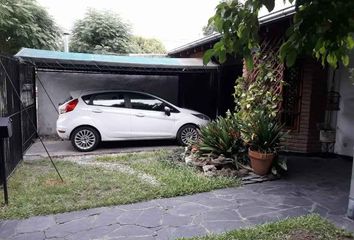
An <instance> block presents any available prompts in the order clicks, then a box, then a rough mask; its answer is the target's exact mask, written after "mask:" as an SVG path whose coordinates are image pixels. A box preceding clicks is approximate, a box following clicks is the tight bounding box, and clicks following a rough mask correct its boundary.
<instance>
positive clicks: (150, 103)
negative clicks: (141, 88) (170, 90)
mask: <svg viewBox="0 0 354 240" xmlns="http://www.w3.org/2000/svg"><path fill="white" fill-rule="evenodd" d="M127 95H128V96H129V97H128V98H129V100H130V102H129V103H128V106H129V107H131V108H133V109H141V110H150V111H164V108H165V103H164V102H162V101H161V100H159V99H156V98H153V97H151V96H149V95H145V94H140V93H129V94H127Z"/></svg>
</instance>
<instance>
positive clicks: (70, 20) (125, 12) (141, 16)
mask: <svg viewBox="0 0 354 240" xmlns="http://www.w3.org/2000/svg"><path fill="white" fill-rule="evenodd" d="M37 2H39V3H40V4H41V5H42V6H44V7H45V8H46V9H47V10H48V12H49V14H50V15H52V16H53V17H54V19H55V20H56V22H57V24H58V25H59V26H60V27H62V28H63V29H65V30H66V31H70V29H71V28H72V26H73V24H74V22H75V20H77V19H80V18H82V17H83V16H84V15H85V11H86V9H87V8H95V9H102V10H111V11H113V12H116V13H118V14H119V15H120V16H121V17H122V18H123V19H124V20H125V21H126V22H128V23H130V24H131V26H132V32H133V34H134V35H140V36H143V37H147V38H157V39H159V40H160V41H162V42H163V43H164V45H165V46H166V48H167V50H171V49H173V48H176V47H179V46H181V45H183V44H186V43H188V42H191V41H193V40H196V39H199V38H201V37H203V34H202V27H203V26H204V25H206V24H207V23H208V19H209V18H210V17H211V16H212V15H213V13H214V10H215V7H216V5H217V3H218V2H219V0H37Z"/></svg>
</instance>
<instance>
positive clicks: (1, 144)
mask: <svg viewBox="0 0 354 240" xmlns="http://www.w3.org/2000/svg"><path fill="white" fill-rule="evenodd" d="M21 102H22V103H21ZM0 117H10V118H11V120H12V127H13V135H12V137H11V138H10V139H0V154H1V155H0V158H1V160H2V161H4V162H5V166H6V171H5V173H4V171H0V172H2V174H1V175H2V176H1V178H0V183H2V182H3V181H2V179H4V178H7V177H8V176H9V175H10V174H11V173H12V172H13V171H14V169H15V168H16V166H17V165H18V163H19V162H20V161H21V160H22V156H23V153H24V151H25V150H26V149H27V148H28V147H29V146H30V145H31V143H32V141H33V139H34V138H35V137H36V133H37V127H36V125H37V124H36V97H35V69H34V67H33V66H31V65H28V64H24V63H20V62H19V61H18V60H17V59H15V58H10V57H6V56H1V55H0ZM0 167H1V166H0ZM4 175H5V176H4Z"/></svg>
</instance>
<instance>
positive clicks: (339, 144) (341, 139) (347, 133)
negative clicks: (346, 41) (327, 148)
mask: <svg viewBox="0 0 354 240" xmlns="http://www.w3.org/2000/svg"><path fill="white" fill-rule="evenodd" d="M352 68H354V54H353V53H352V54H351V56H350V66H349V67H348V68H344V67H340V68H339V69H338V70H337V72H336V81H338V82H339V92H340V95H341V102H340V110H339V111H338V112H337V133H336V144H335V147H334V151H335V153H337V154H340V155H346V156H353V147H354V82H353V81H352V80H351V79H349V74H350V73H349V69H352Z"/></svg>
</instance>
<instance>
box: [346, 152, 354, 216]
mask: <svg viewBox="0 0 354 240" xmlns="http://www.w3.org/2000/svg"><path fill="white" fill-rule="evenodd" d="M353 155H354V148H353ZM347 216H348V217H349V218H351V219H354V156H353V167H352V180H351V183H350V194H349V204H348V212H347Z"/></svg>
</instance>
